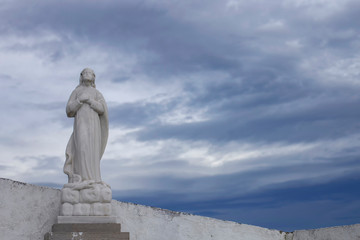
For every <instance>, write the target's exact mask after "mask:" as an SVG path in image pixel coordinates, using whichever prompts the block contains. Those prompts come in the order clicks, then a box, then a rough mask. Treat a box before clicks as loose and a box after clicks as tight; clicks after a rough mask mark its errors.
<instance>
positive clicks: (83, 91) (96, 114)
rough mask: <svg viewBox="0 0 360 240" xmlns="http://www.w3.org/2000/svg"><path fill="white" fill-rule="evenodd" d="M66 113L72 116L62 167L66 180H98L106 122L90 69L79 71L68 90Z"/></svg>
mask: <svg viewBox="0 0 360 240" xmlns="http://www.w3.org/2000/svg"><path fill="white" fill-rule="evenodd" d="M66 114H67V116H68V117H73V118H75V120H74V131H73V133H72V135H71V137H70V140H69V142H68V145H67V147H66V162H65V166H64V172H65V173H66V174H67V175H68V177H69V183H73V182H81V181H83V180H95V181H96V182H101V174H100V159H101V157H102V155H103V154H104V150H105V146H106V143H107V138H108V132H109V121H108V113H107V106H106V102H105V99H104V97H103V96H102V94H101V93H100V92H99V91H98V90H96V88H95V73H94V71H93V70H91V69H89V68H85V69H84V70H83V71H82V72H81V74H80V84H79V86H77V87H76V88H75V90H74V91H73V92H72V93H71V96H70V99H69V101H68V103H67V106H66Z"/></svg>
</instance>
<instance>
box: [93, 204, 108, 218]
mask: <svg viewBox="0 0 360 240" xmlns="http://www.w3.org/2000/svg"><path fill="white" fill-rule="evenodd" d="M110 214H111V204H110V203H93V204H91V215H92V216H110Z"/></svg>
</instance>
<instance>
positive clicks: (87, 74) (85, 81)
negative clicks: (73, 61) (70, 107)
mask: <svg viewBox="0 0 360 240" xmlns="http://www.w3.org/2000/svg"><path fill="white" fill-rule="evenodd" d="M95 77H96V76H95V73H94V71H93V70H92V69H90V68H84V70H82V71H81V73H80V85H85V86H92V87H94V88H95Z"/></svg>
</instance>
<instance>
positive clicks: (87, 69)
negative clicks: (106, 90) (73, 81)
mask: <svg viewBox="0 0 360 240" xmlns="http://www.w3.org/2000/svg"><path fill="white" fill-rule="evenodd" d="M86 71H90V72H91V73H92V75H93V79H92V81H91V86H92V87H93V88H96V85H95V78H96V75H95V73H94V70H92V69H91V68H84V70H82V71H81V73H80V79H79V85H81V84H82V83H83V76H82V75H83V73H84V72H86Z"/></svg>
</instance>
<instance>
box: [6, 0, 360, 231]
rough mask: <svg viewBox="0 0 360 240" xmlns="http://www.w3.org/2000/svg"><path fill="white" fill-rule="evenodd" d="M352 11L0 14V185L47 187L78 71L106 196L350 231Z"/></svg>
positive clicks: (166, 8)
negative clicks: (100, 129) (97, 139)
mask: <svg viewBox="0 0 360 240" xmlns="http://www.w3.org/2000/svg"><path fill="white" fill-rule="evenodd" d="M359 11H360V2H359V1H358V0H274V1H268V0H254V1H247V0H227V1H226V0H149V1H145V0H125V1H115V0H113V1H110V0H104V1H92V0H87V1H85V0H84V1H70V0H68V1H66V0H65V1H45V0H42V1H41V0H40V1H28V0H20V1H11V0H1V4H0V91H1V94H0V104H1V112H2V113H1V131H0V154H1V155H0V156H1V158H0V177H2V178H10V179H13V180H17V181H24V182H28V183H35V184H45V185H48V186H55V187H59V188H60V187H61V186H62V185H63V184H64V183H66V181H67V176H66V175H65V174H64V173H63V172H62V167H63V164H64V160H65V155H64V152H65V147H66V144H67V141H68V139H69V137H70V135H71V132H72V124H73V119H70V118H67V117H66V114H65V105H66V102H67V100H68V98H69V96H70V93H71V92H72V90H73V89H74V88H75V87H76V86H77V84H78V79H79V73H80V71H81V70H82V69H83V68H85V67H90V68H92V69H94V70H95V73H96V75H97V79H96V84H97V89H98V90H99V91H101V92H102V93H103V95H104V97H105V99H106V101H107V103H108V106H109V114H110V136H109V142H108V146H107V149H106V151H105V154H104V157H103V159H102V165H101V167H102V175H103V180H104V181H106V182H107V183H109V184H110V185H111V186H112V188H113V197H114V198H115V199H117V200H120V201H128V202H134V203H139V204H145V205H150V206H155V207H161V208H166V209H171V210H176V211H184V212H189V213H193V214H199V215H203V216H209V217H215V218H219V219H224V220H231V221H236V222H240V223H246V224H253V225H258V226H262V227H267V228H276V229H280V230H286V231H292V230H295V229H305V228H317V227H327V226H335V225H345V224H354V223H359V222H360V190H359V189H360V188H359V185H360V175H359V171H360V161H359V160H360V132H359V130H360V121H359V120H360V25H359V22H360V17H359V16H360V15H359Z"/></svg>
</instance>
